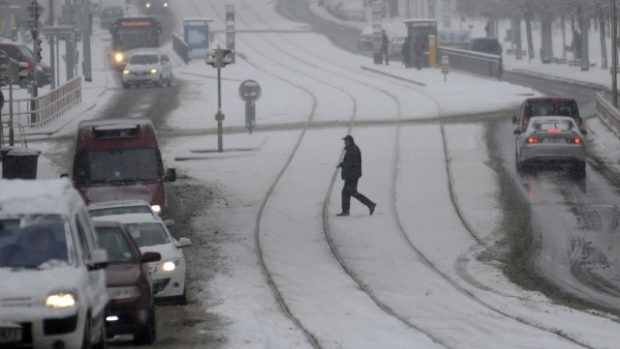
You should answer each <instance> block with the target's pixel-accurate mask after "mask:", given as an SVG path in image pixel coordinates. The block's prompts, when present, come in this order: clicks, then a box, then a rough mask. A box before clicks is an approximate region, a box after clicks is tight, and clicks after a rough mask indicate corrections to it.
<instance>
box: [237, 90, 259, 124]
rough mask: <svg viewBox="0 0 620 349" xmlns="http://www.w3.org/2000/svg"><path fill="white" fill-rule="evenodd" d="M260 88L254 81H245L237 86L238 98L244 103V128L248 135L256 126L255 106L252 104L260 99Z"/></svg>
mask: <svg viewBox="0 0 620 349" xmlns="http://www.w3.org/2000/svg"><path fill="white" fill-rule="evenodd" d="M260 95H261V88H260V85H259V84H258V82H256V81H254V80H245V81H244V82H242V83H241V85H239V97H241V99H243V100H244V101H245V127H246V128H247V129H248V131H249V132H250V134H252V130H253V129H254V127H255V126H256V105H255V104H254V102H256V100H258V99H259V98H260Z"/></svg>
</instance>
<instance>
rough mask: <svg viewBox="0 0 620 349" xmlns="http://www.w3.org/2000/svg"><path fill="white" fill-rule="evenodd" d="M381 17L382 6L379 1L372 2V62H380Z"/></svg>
mask: <svg viewBox="0 0 620 349" xmlns="http://www.w3.org/2000/svg"><path fill="white" fill-rule="evenodd" d="M382 17H383V6H382V4H381V2H380V1H373V2H372V17H371V22H372V57H373V63H374V64H381V63H382V61H383V60H382V57H381V41H382V40H383V37H382V35H381V30H382V27H381V20H382Z"/></svg>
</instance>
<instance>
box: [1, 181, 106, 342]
mask: <svg viewBox="0 0 620 349" xmlns="http://www.w3.org/2000/svg"><path fill="white" fill-rule="evenodd" d="M106 262H107V255H106V252H105V250H103V249H98V248H97V246H96V242H95V231H94V228H93V224H92V221H91V219H90V217H89V215H88V211H87V210H86V205H85V204H84V201H83V199H82V197H81V196H80V194H79V193H78V191H77V190H76V189H74V188H73V186H72V184H71V183H70V182H69V181H68V180H67V179H57V180H46V181H38V180H37V181H33V180H30V181H29V180H0V280H2V282H0V348H6V347H18V348H21V347H28V348H30V347H32V348H34V349H37V348H90V347H93V348H104V347H105V339H106V338H105V337H106V336H105V327H104V325H105V322H104V321H103V320H104V319H103V316H104V310H105V306H106V302H107V294H106V283H105V270H104V269H103V268H104V267H105V264H106Z"/></svg>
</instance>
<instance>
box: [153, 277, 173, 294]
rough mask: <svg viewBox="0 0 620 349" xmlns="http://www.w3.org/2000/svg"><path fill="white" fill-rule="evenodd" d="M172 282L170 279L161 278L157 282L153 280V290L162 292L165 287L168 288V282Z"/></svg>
mask: <svg viewBox="0 0 620 349" xmlns="http://www.w3.org/2000/svg"><path fill="white" fill-rule="evenodd" d="M169 283H170V279H169V278H167V279H161V280H156V281H155V282H153V292H154V293H156V294H157V293H159V292H161V290H163V289H164V288H166V286H168V284H169Z"/></svg>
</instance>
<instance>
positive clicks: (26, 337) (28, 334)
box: [0, 323, 32, 349]
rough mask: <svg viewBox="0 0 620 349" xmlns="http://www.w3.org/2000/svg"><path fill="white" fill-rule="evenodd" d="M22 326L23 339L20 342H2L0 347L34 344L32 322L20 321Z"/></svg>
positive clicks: (1, 348) (26, 346)
mask: <svg viewBox="0 0 620 349" xmlns="http://www.w3.org/2000/svg"><path fill="white" fill-rule="evenodd" d="M19 325H20V326H21V327H22V341H21V342H19V343H11V344H1V343H0V349H5V348H6V349H8V348H12V349H15V348H30V347H31V345H32V324H30V323H20V324H19Z"/></svg>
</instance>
